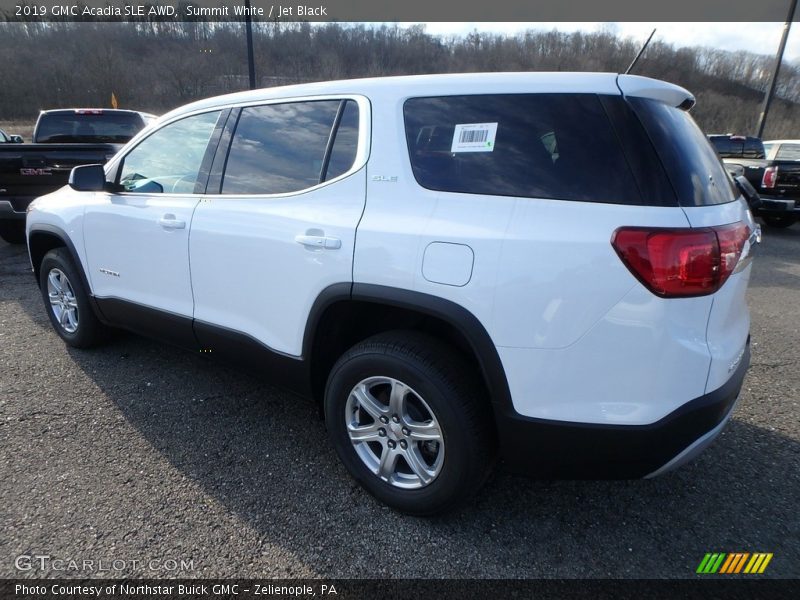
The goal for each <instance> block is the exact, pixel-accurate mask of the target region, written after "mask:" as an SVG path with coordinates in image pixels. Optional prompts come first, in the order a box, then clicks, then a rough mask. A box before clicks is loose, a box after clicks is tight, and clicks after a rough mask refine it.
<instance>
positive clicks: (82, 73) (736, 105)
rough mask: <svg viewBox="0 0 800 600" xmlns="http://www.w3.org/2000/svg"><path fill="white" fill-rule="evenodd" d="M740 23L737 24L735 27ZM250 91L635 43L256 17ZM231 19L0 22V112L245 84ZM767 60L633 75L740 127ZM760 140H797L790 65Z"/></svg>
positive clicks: (674, 66) (584, 62)
mask: <svg viewBox="0 0 800 600" xmlns="http://www.w3.org/2000/svg"><path fill="white" fill-rule="evenodd" d="M742 26H743V27H745V26H746V24H742ZM254 37H255V48H256V72H257V75H258V80H259V85H260V86H262V87H266V86H273V85H281V84H287V83H296V82H303V81H314V80H323V79H340V78H350V77H373V76H377V75H396V74H415V73H442V72H467V71H535V70H546V71H552V70H555V71H614V72H620V71H624V70H625V68H626V67H627V66H628V64H629V63H630V61H631V60H632V59H633V57H634V56H635V54H636V52H637V50H638V45H639V43H640V42H639V41H638V40H637V41H633V40H630V39H621V38H619V37H617V36H615V35H614V33H613V29H609V30H607V31H604V32H600V33H559V32H556V31H528V32H526V33H524V34H520V35H517V36H513V37H508V36H501V35H493V34H483V33H480V32H473V33H471V34H469V35H467V36H465V37H451V38H442V37H438V36H433V35H430V34H428V33H426V32H425V30H424V28H423V27H421V26H416V27H412V28H407V29H404V28H399V27H395V26H382V27H377V28H375V27H366V26H363V25H342V24H328V25H322V26H311V25H309V24H308V23H272V22H270V23H256V24H255V31H254ZM244 40H245V33H244V25H243V24H242V23H136V24H133V23H63V22H62V23H47V24H42V23H0V56H2V58H3V60H0V119H7V120H9V119H32V118H34V117H35V115H36V114H37V113H38V111H39V110H40V109H45V108H56V107H66V106H109V102H110V98H111V93H112V92H114V94H115V95H116V97H117V98H118V99H119V103H120V106H121V107H123V108H134V109H140V110H147V111H151V112H156V113H162V112H164V111H166V110H168V109H170V108H173V107H175V106H178V105H181V104H184V103H186V102H188V101H190V100H193V99H196V98H201V97H206V96H211V95H216V94H221V93H226V92H231V91H236V90H241V89H246V88H247V63H246V50H245V41H244ZM773 60H774V59H773V58H772V57H768V56H761V55H756V54H751V53H744V52H742V53H731V52H725V51H719V50H713V49H708V48H682V49H676V48H673V47H672V46H670V45H668V44H664V43H659V42H654V43H653V44H651V46H650V47H649V48H648V49H647V52H646V53H645V55H644V57H643V58H642V59H641V61H640V63H639V65H637V69H636V71H635V72H636V73H637V74H640V75H648V76H652V77H657V78H661V79H665V80H667V81H672V82H674V83H677V84H680V85H683V86H684V87H686V88H688V89H689V90H690V91H692V92H693V93H694V94H695V95H696V96H697V99H698V103H697V106H696V107H695V108H694V109H693V114H694V116H695V119H697V121H698V122H699V123H700V124H701V126H702V127H703V128H704V129H705V130H706V131H707V132H735V133H750V134H752V133H753V131H754V129H755V123H756V119H757V114H758V110H759V104H760V102H761V99H762V98H763V92H764V89H765V88H766V83H767V78H768V73H769V69H770V68H771V67H772V62H773ZM778 95H779V97H780V100H779V101H777V102H775V103H774V104H773V109H772V112H771V114H770V119H769V121H768V123H767V129H766V133H765V137H766V138H777V137H800V111H798V107H799V106H800V104H798V103H800V65H797V64H789V65H787V64H785V65H784V67H783V70H782V73H781V78H780V80H779V85H778Z"/></svg>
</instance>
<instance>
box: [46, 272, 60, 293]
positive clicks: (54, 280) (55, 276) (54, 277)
mask: <svg viewBox="0 0 800 600" xmlns="http://www.w3.org/2000/svg"><path fill="white" fill-rule="evenodd" d="M47 282H48V283H49V284H50V285H51V286H52V287H53V289H54V290H55V291H56V293H59V292H61V278H60V277H59V272H58V271H55V270H53V271H50V273H49V275H48V276H47Z"/></svg>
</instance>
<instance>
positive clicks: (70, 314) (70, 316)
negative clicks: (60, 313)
mask: <svg viewBox="0 0 800 600" xmlns="http://www.w3.org/2000/svg"><path fill="white" fill-rule="evenodd" d="M64 312H65V313H67V321H69V331H70V332H73V331H75V330H76V329H77V328H78V315H77V313H76V312H75V309H72V308H70V309H67V310H65V311H64Z"/></svg>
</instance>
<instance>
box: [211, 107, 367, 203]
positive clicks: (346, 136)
mask: <svg viewBox="0 0 800 600" xmlns="http://www.w3.org/2000/svg"><path fill="white" fill-rule="evenodd" d="M351 105H352V106H351ZM336 125H338V127H336ZM357 145H358V105H357V104H356V103H355V102H354V101H352V100H348V101H344V102H343V101H340V100H318V101H309V102H290V103H285V104H269V105H264V106H252V107H248V108H243V109H242V112H241V115H240V117H239V122H238V123H237V125H236V131H235V133H234V135H233V140H232V142H231V147H230V152H229V154H228V160H227V164H226V167H225V174H224V177H223V180H222V193H223V194H259V195H260V194H285V193H290V192H297V191H301V190H304V189H307V188H310V187H313V186H315V185H317V184H319V183H320V182H321V181H326V180H329V179H332V178H334V177H337V176H339V175H341V174H343V173H345V172H346V171H348V170H349V169H350V167H352V166H353V161H354V160H355V155H356V147H357Z"/></svg>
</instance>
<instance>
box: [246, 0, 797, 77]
mask: <svg viewBox="0 0 800 600" xmlns="http://www.w3.org/2000/svg"><path fill="white" fill-rule="evenodd" d="M794 2H795V3H796V2H797V0H794ZM244 28H245V31H246V32H247V70H248V73H249V75H250V89H251V90H254V89H256V61H255V57H254V56H253V16H252V15H251V14H250V0H244Z"/></svg>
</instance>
